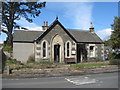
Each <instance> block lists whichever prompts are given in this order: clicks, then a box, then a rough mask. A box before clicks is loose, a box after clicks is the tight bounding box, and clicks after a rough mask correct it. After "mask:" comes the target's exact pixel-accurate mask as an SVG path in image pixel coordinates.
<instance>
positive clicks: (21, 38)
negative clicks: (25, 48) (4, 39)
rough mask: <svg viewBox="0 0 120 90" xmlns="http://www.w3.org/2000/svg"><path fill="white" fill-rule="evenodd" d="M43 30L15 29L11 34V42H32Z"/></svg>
mask: <svg viewBox="0 0 120 90" xmlns="http://www.w3.org/2000/svg"><path fill="white" fill-rule="evenodd" d="M43 32H44V31H25V30H15V31H14V34H13V42H33V41H34V40H35V39H36V38H37V37H38V36H40V35H41V34H42V33H43Z"/></svg>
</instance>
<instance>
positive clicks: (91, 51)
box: [89, 44, 96, 57]
mask: <svg viewBox="0 0 120 90" xmlns="http://www.w3.org/2000/svg"><path fill="white" fill-rule="evenodd" d="M95 53H96V52H95V44H89V56H90V57H95Z"/></svg>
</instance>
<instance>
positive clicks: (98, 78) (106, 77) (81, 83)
mask: <svg viewBox="0 0 120 90" xmlns="http://www.w3.org/2000/svg"><path fill="white" fill-rule="evenodd" d="M2 88H118V72H113V73H101V74H88V75H79V76H65V77H46V78H22V79H3V80H2Z"/></svg>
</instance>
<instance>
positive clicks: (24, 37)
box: [13, 19, 103, 43]
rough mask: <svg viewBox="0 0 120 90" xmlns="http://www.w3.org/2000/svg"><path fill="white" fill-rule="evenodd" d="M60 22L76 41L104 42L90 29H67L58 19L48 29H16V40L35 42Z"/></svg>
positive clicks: (14, 36)
mask: <svg viewBox="0 0 120 90" xmlns="http://www.w3.org/2000/svg"><path fill="white" fill-rule="evenodd" d="M56 24H59V25H60V26H61V27H62V28H63V29H64V31H65V32H66V33H67V34H68V35H69V36H70V37H71V38H72V39H73V40H74V41H76V42H78V43H79V42H80V43H103V41H102V40H101V39H100V38H99V37H98V36H97V35H96V33H91V32H89V31H80V30H79V31H76V30H69V29H65V28H64V26H63V25H62V24H61V23H60V22H59V21H58V19H56V20H55V21H54V22H53V23H52V24H51V25H50V26H49V28H48V29H47V30H46V31H23V30H15V31H14V34H13V41H14V42H34V40H40V39H41V38H43V37H44V36H45V35H47V33H49V31H50V30H52V28H53V27H54V26H55V25H56Z"/></svg>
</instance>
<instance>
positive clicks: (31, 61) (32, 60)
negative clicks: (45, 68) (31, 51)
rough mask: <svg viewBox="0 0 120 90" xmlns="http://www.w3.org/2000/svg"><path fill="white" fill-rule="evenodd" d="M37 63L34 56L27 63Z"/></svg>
mask: <svg viewBox="0 0 120 90" xmlns="http://www.w3.org/2000/svg"><path fill="white" fill-rule="evenodd" d="M34 62H35V57H34V55H31V56H29V58H28V60H27V63H34Z"/></svg>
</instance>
